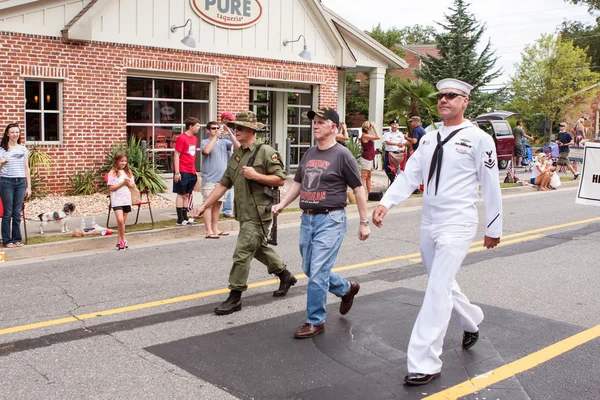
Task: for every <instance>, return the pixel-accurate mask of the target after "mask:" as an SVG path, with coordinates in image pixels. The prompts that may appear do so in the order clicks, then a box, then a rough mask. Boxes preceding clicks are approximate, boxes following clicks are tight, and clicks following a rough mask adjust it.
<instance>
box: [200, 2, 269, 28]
mask: <svg viewBox="0 0 600 400" xmlns="http://www.w3.org/2000/svg"><path fill="white" fill-rule="evenodd" d="M190 3H191V5H192V8H193V9H194V11H195V12H196V14H198V15H199V16H200V18H202V19H203V20H205V21H206V22H208V23H210V24H213V25H217V26H220V27H222V28H228V29H243V28H247V27H249V26H252V25H254V24H256V23H257V22H258V20H259V19H260V17H261V16H262V5H261V4H260V2H259V0H190Z"/></svg>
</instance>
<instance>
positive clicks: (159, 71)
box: [0, 0, 406, 192]
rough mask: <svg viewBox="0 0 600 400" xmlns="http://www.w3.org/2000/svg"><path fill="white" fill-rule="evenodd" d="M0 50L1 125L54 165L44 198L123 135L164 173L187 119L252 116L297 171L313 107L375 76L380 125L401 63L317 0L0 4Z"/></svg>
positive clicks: (11, 0) (31, 0) (18, 0)
mask: <svg viewBox="0 0 600 400" xmlns="http://www.w3.org/2000/svg"><path fill="white" fill-rule="evenodd" d="M186 23H187V25H186V26H185V27H181V28H178V29H175V30H174V31H173V30H172V29H171V27H172V26H181V25H184V24H186ZM188 34H189V35H190V37H188ZM191 38H193V39H194V41H195V42H196V43H197V44H196V47H194V48H192V47H189V45H190V44H191V43H190V39H191ZM182 39H185V40H183V42H185V43H187V45H186V44H183V43H182ZM297 39H300V40H299V41H297V42H292V43H285V44H284V41H295V40H297ZM303 49H304V50H307V51H308V52H310V53H311V56H309V57H307V56H306V52H302V53H301V51H302V50H303ZM0 51H1V52H2V55H3V56H2V61H0V65H1V66H0V69H1V71H2V74H1V76H0V87H2V91H1V92H0V106H1V107H2V109H3V110H4V125H6V124H7V123H10V122H19V123H20V124H21V126H22V128H23V132H24V137H25V140H26V143H27V144H32V143H35V144H38V145H40V146H41V147H42V148H43V149H44V150H45V151H47V153H48V154H49V155H50V156H51V157H52V158H53V160H54V165H53V167H52V170H51V171H49V172H47V174H46V176H44V181H45V183H46V184H47V185H48V189H49V190H50V191H52V192H60V191H62V190H64V189H65V188H66V185H67V182H68V177H69V176H71V175H72V174H73V173H74V172H77V171H84V170H92V169H94V168H95V167H96V165H97V163H98V162H100V161H102V160H103V158H104V154H105V152H106V151H107V150H108V149H109V148H110V147H111V146H113V145H115V144H117V143H120V142H122V141H124V140H126V139H127V138H128V137H131V136H135V137H138V138H139V139H141V140H144V141H145V143H146V145H147V148H148V151H149V153H150V154H151V156H152V157H153V159H154V160H155V161H156V162H158V163H164V168H165V171H166V172H168V170H169V168H170V163H169V160H170V158H171V156H172V152H173V149H172V147H171V146H172V143H173V142H174V139H175V137H176V136H177V135H178V134H180V133H181V132H182V130H183V125H182V122H183V119H185V117H188V116H194V117H197V118H198V119H200V121H201V122H202V123H203V124H206V123H207V122H208V121H211V120H217V119H218V115H220V113H221V112H223V111H232V112H239V111H243V110H247V109H251V110H253V111H255V112H256V113H257V114H258V115H259V118H260V119H261V120H262V122H264V123H265V124H266V128H265V131H264V132H262V133H261V134H263V135H264V136H265V137H266V138H267V139H268V140H270V141H271V143H273V144H274V145H275V146H277V147H278V148H279V149H280V150H281V152H282V154H283V156H284V157H285V158H286V160H285V161H286V163H287V164H288V165H290V166H291V167H293V166H295V165H297V164H298V162H299V159H300V157H301V156H302V155H303V154H304V152H305V151H306V150H307V149H308V147H309V146H310V145H311V144H312V143H313V138H312V131H311V127H310V121H309V120H308V119H307V117H306V113H307V112H308V110H310V109H311V108H314V107H317V106H319V105H328V106H333V107H336V108H337V109H338V110H339V111H340V115H342V116H343V115H344V114H345V112H344V110H345V74H346V72H357V71H368V72H369V73H370V75H371V78H370V79H371V97H372V101H371V103H372V104H371V107H370V108H371V110H370V114H372V119H373V120H375V121H378V122H379V125H380V126H381V124H382V121H383V79H384V76H385V72H386V70H388V69H399V68H405V67H406V63H405V62H404V60H403V59H401V58H399V57H397V56H396V55H395V54H394V53H392V52H390V51H389V50H387V49H385V48H384V47H383V46H381V45H380V44H379V43H377V42H375V41H374V40H372V39H371V38H370V37H369V36H368V35H366V34H364V32H362V31H360V30H359V29H358V28H356V27H354V26H352V25H351V24H349V23H348V22H347V21H345V20H343V19H342V18H341V17H339V16H337V15H335V14H334V13H333V12H331V11H330V10H328V9H327V8H326V7H325V6H324V5H323V4H322V3H321V1H319V0H242V1H239V2H230V1H227V0H218V1H204V0H203V1H200V0H170V1H161V0H144V1H136V0H79V1H74V0H62V1H61V0H52V1H50V0H37V1H35V0H2V1H0ZM299 53H301V55H302V56H303V57H301V55H300V54H299ZM201 134H203V130H202V131H201ZM288 139H289V142H288ZM286 143H289V151H286V148H287V147H286ZM198 164H199V165H198V167H200V166H201V165H200V164H201V157H198Z"/></svg>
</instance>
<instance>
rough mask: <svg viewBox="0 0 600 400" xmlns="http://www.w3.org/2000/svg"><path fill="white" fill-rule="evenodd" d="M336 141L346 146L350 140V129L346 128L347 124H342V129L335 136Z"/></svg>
mask: <svg viewBox="0 0 600 400" xmlns="http://www.w3.org/2000/svg"><path fill="white" fill-rule="evenodd" d="M335 140H336V142H338V143H339V144H341V145H342V146H346V141H347V140H348V128H347V127H346V123H345V122H340V129H339V130H338V133H337V135H335Z"/></svg>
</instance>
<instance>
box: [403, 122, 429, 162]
mask: <svg viewBox="0 0 600 400" xmlns="http://www.w3.org/2000/svg"><path fill="white" fill-rule="evenodd" d="M409 124H410V128H411V132H410V136H409V137H408V139H407V140H408V141H409V143H410V144H411V145H412V153H414V152H415V151H417V149H418V148H419V142H420V141H421V138H422V137H423V136H425V134H426V133H427V132H425V129H423V127H422V126H421V118H420V117H417V116H416V115H415V116H414V117H410V119H409Z"/></svg>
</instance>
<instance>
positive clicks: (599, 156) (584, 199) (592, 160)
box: [575, 142, 600, 206]
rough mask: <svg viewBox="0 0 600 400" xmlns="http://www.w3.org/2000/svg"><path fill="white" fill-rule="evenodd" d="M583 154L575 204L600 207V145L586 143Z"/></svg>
mask: <svg viewBox="0 0 600 400" xmlns="http://www.w3.org/2000/svg"><path fill="white" fill-rule="evenodd" d="M583 153H584V154H583V166H582V171H581V181H580V182H579V190H577V197H576V198H575V203H578V204H585V205H594V206H600V143H593V142H587V143H585V147H584V149H583Z"/></svg>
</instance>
